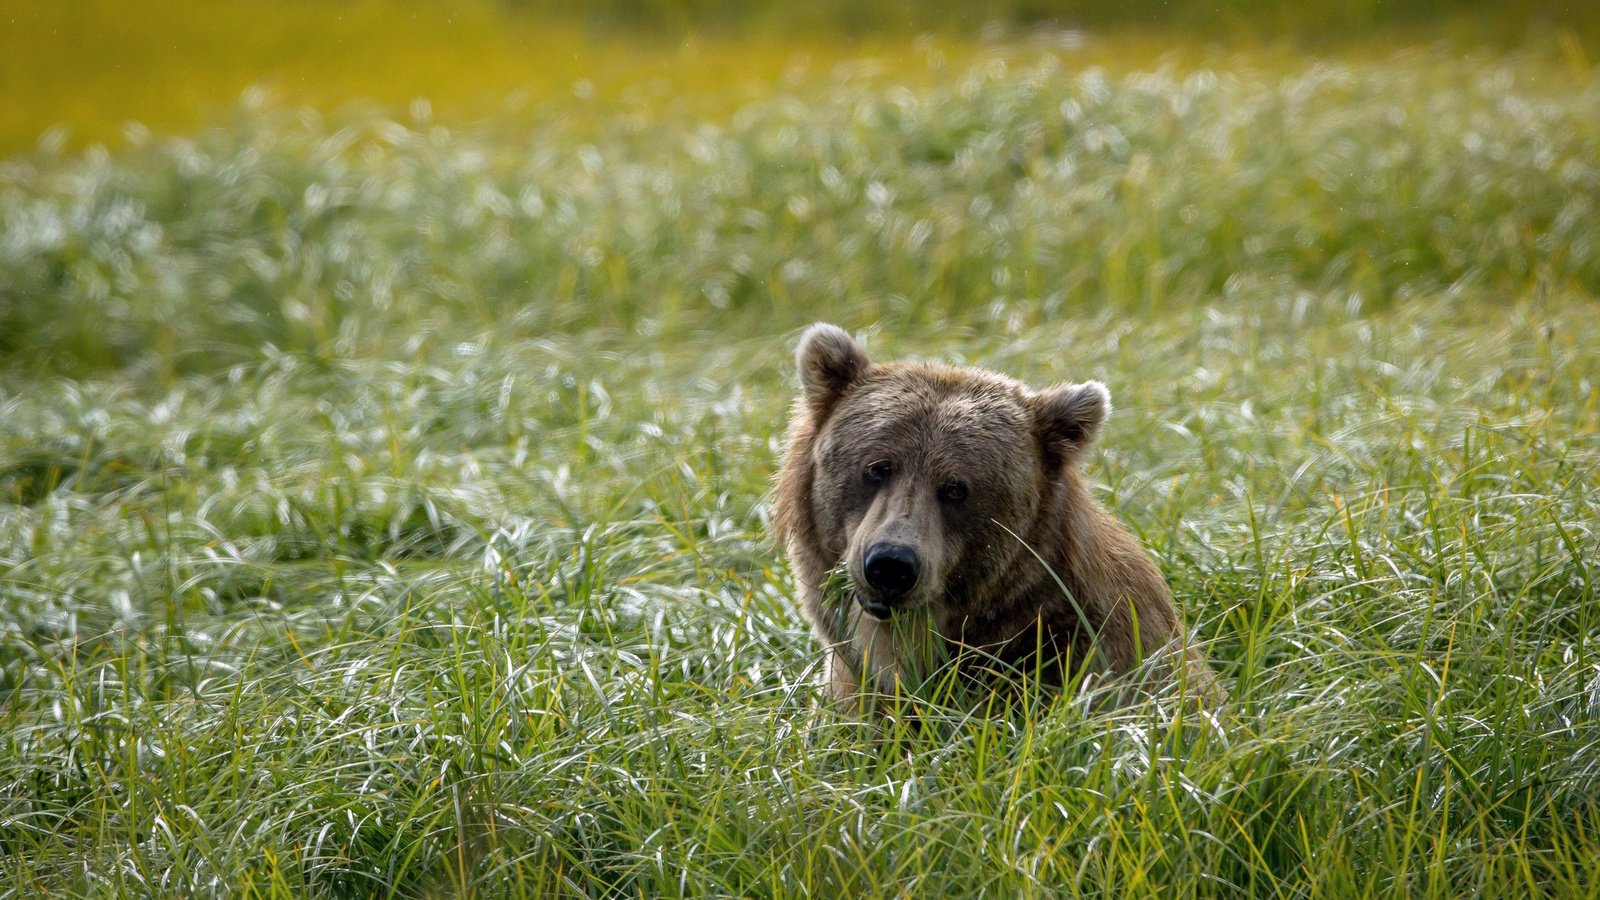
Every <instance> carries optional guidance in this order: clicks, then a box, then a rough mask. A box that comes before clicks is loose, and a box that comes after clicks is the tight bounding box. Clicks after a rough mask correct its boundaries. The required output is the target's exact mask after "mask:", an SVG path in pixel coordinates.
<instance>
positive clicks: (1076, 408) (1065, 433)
mask: <svg viewBox="0 0 1600 900" xmlns="http://www.w3.org/2000/svg"><path fill="white" fill-rule="evenodd" d="M1029 399H1030V400H1031V401H1032V402H1033V430H1034V433H1035V434H1037V435H1038V436H1039V445H1040V447H1041V448H1042V450H1043V452H1044V458H1045V465H1046V466H1048V467H1049V468H1051V469H1054V468H1056V467H1058V466H1060V465H1061V464H1062V463H1064V462H1066V461H1067V460H1069V459H1072V458H1073V457H1075V456H1077V455H1078V454H1079V453H1082V452H1083V451H1084V449H1085V448H1087V447H1088V446H1089V445H1090V444H1092V443H1094V439H1095V435H1097V434H1099V433H1100V425H1101V423H1103V422H1105V420H1106V416H1108V415H1110V414H1111V392H1110V391H1108V390H1106V386H1105V385H1104V384H1101V383H1100V382H1098V381H1085V382H1084V383H1083V384H1063V385H1060V386H1058V387H1053V388H1050V389H1048V390H1043V391H1040V392H1038V393H1037V394H1033V395H1032V396H1031V397H1030V398H1029Z"/></svg>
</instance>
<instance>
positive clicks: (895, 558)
mask: <svg viewBox="0 0 1600 900" xmlns="http://www.w3.org/2000/svg"><path fill="white" fill-rule="evenodd" d="M861 568H862V572H861V574H862V575H863V576H864V577H865V578H866V582H867V587H869V588H871V589H872V594H873V596H870V597H869V596H867V594H865V593H863V594H861V595H860V602H861V608H862V609H863V610H865V611H866V612H867V613H868V614H869V615H871V616H873V617H875V618H879V619H887V618H889V613H890V611H891V610H892V608H893V607H894V606H895V604H897V603H899V602H900V600H901V599H903V598H904V597H905V596H906V595H907V594H909V593H911V589H912V588H914V587H916V586H917V578H918V577H920V576H921V574H922V561H921V560H920V559H918V558H917V551H916V550H914V549H912V548H911V547H908V546H906V545H905V544H890V543H879V544H873V545H872V546H871V547H870V548H868V549H867V555H866V558H865V559H864V560H862V567H861Z"/></svg>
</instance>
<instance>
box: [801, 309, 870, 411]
mask: <svg viewBox="0 0 1600 900" xmlns="http://www.w3.org/2000/svg"><path fill="white" fill-rule="evenodd" d="M794 356H795V365H796V366H798V367H799V369H800V386H801V387H802V388H803V389H804V390H805V396H806V404H807V405H808V406H810V407H811V410H812V412H813V413H815V414H817V415H818V416H822V415H825V414H826V413H827V412H828V410H830V409H832V408H833V404H834V402H835V401H836V400H838V399H839V396H840V395H841V394H843V393H844V391H845V388H848V387H849V386H850V385H852V384H854V383H855V382H856V380H857V379H859V378H860V377H861V376H862V375H863V374H865V373H866V371H867V366H868V365H869V363H868V362H867V354H866V351H864V350H862V349H861V345H860V344H857V343H856V342H855V340H854V339H853V338H851V337H850V334H849V332H847V331H845V330H844V329H843V328H840V327H839V326H837V325H829V324H828V323H826V322H818V323H817V324H815V325H813V326H811V327H810V328H807V329H806V333H805V334H803V335H801V336H800V347H799V349H797V350H796V351H795V354H794Z"/></svg>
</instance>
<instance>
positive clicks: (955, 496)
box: [939, 478, 967, 503]
mask: <svg viewBox="0 0 1600 900" xmlns="http://www.w3.org/2000/svg"><path fill="white" fill-rule="evenodd" d="M939 499H940V500H943V501H945V502H946V503H960V502H961V501H963V500H965V499H967V486H966V485H964V484H962V483H961V482H959V481H956V480H955V479H953V478H952V479H951V480H949V481H946V482H945V483H944V484H941V485H939Z"/></svg>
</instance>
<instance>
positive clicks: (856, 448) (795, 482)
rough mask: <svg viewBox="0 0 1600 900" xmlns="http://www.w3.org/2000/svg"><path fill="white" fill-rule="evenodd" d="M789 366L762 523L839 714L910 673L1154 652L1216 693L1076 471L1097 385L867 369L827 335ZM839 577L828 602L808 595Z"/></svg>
mask: <svg viewBox="0 0 1600 900" xmlns="http://www.w3.org/2000/svg"><path fill="white" fill-rule="evenodd" d="M796 357H797V362H798V365H799V370H800V379H801V383H802V388H803V393H802V395H801V397H800V398H799V400H798V401H797V403H796V404H795V407H794V411H793V414H792V420H791V422H790V426H789V432H788V445H787V449H786V451H785V455H784V462H783V469H782V471H781V473H780V475H779V479H778V490H777V505H776V509H775V514H774V521H775V526H776V528H775V530H776V532H777V534H778V537H779V539H780V540H782V541H783V542H784V543H785V545H786V548H787V550H788V555H789V562H790V566H791V567H792V569H793V571H794V575H795V580H796V586H797V589H798V592H799V594H800V598H801V601H802V603H803V606H804V610H805V614H806V617H807V618H808V619H809V620H810V622H811V625H812V628H813V630H814V631H815V632H816V634H817V636H818V638H820V639H821V640H822V641H823V642H824V643H826V644H827V645H828V647H829V648H830V650H829V657H828V663H827V669H826V671H825V673H824V682H825V685H826V688H827V690H828V692H829V693H831V694H832V695H834V696H835V697H837V698H839V699H841V700H844V701H846V702H847V703H848V704H852V705H853V704H854V702H855V700H856V697H857V694H858V692H859V691H861V690H862V689H866V690H868V691H872V692H880V693H888V692H892V691H895V690H898V689H900V688H902V687H908V686H909V685H908V684H907V682H910V681H914V680H915V678H916V677H917V676H920V675H921V674H925V673H926V670H923V669H916V667H915V666H914V663H916V662H918V661H921V662H927V661H928V660H932V661H934V662H935V663H936V664H937V663H942V662H950V661H954V662H955V664H956V665H957V667H958V671H961V672H962V673H963V675H965V676H972V677H974V678H977V679H978V680H980V681H985V682H989V681H992V680H993V677H992V676H993V673H995V672H998V671H1001V670H1004V669H1007V668H1010V669H1013V670H1014V671H1020V672H1022V673H1038V674H1039V677H1040V679H1041V680H1042V681H1044V682H1047V683H1050V684H1055V685H1060V684H1062V683H1064V682H1067V681H1069V680H1070V679H1072V678H1073V677H1074V676H1076V675H1078V674H1081V673H1082V672H1084V671H1086V670H1090V669H1100V670H1105V671H1108V672H1109V673H1111V674H1121V673H1125V672H1128V671H1129V670H1131V669H1133V668H1134V667H1135V666H1137V665H1138V664H1139V663H1140V662H1141V659H1142V658H1144V657H1147V656H1152V655H1157V654H1159V655H1161V656H1162V658H1164V659H1166V660H1168V662H1166V663H1161V662H1159V661H1158V662H1157V664H1156V665H1155V666H1154V668H1153V671H1156V672H1158V673H1160V674H1161V676H1162V677H1169V676H1170V675H1171V674H1173V672H1174V670H1175V669H1177V670H1179V671H1182V672H1184V673H1186V675H1187V677H1186V679H1185V683H1184V684H1183V685H1181V686H1182V687H1183V688H1184V689H1185V690H1186V692H1187V693H1188V694H1189V695H1194V696H1205V697H1215V696H1217V693H1218V690H1219V689H1218V688H1217V687H1216V685H1215V683H1214V680H1213V678H1212V675H1211V673H1210V670H1209V669H1208V668H1207V666H1206V664H1205V661H1204V659H1203V658H1202V657H1201V656H1200V655H1199V653H1198V652H1196V651H1195V650H1194V649H1193V648H1190V647H1189V646H1188V638H1187V634H1186V631H1185V629H1184V625H1183V622H1182V620H1181V618H1180V617H1179V615H1178V612H1177V610H1176V609H1175V608H1174V606H1173V602H1172V594H1171V592H1170V591H1169V590H1168V588H1167V584H1166V582H1165V580H1163V578H1162V577H1161V573H1160V572H1159V571H1158V570H1157V569H1156V567H1155V565H1154V563H1152V562H1151V560H1150V559H1149V557H1148V556H1146V555H1145V553H1144V551H1143V550H1142V549H1141V548H1140V547H1139V545H1138V543H1137V542H1136V541H1135V540H1134V538H1133V537H1132V536H1131V535H1130V534H1129V533H1128V532H1127V531H1126V530H1125V529H1124V528H1122V526H1120V525H1119V524H1117V523H1116V522H1115V521H1113V520H1112V518H1111V517H1110V516H1109V515H1108V514H1107V513H1106V511H1105V509H1104V508H1103V507H1102V506H1101V505H1100V503H1099V502H1097V501H1096V500H1095V499H1094V498H1093V497H1092V496H1091V495H1090V494H1089V491H1088V489H1087V488H1086V487H1085V486H1084V483H1083V479H1082V477H1081V476H1080V475H1079V472H1078V461H1079V459H1080V458H1081V457H1082V455H1083V453H1084V451H1085V450H1086V448H1088V446H1089V445H1090V444H1091V443H1092V442H1093V440H1094V438H1095V435H1096V434H1097V433H1098V432H1099V430H1100V426H1101V423H1103V422H1104V421H1105V418H1106V416H1107V414H1108V413H1109V412H1110V409H1111V403H1110V395H1109V394H1108V393H1107V391H1106V388H1105V386H1104V385H1103V384H1101V383H1099V382H1096V381H1090V382H1086V383H1083V384H1067V385H1061V386H1058V387H1053V388H1050V389H1048V390H1043V391H1032V390H1029V389H1028V388H1027V387H1025V386H1024V385H1023V384H1021V383H1020V382H1017V381H1015V380H1013V379H1011V378H1007V377H1005V376H1003V375H998V374H995V373H992V372H986V371H982V370H978V369H957V368H951V367H948V366H941V365H935V364H928V363H885V364H873V363H872V362H870V361H869V360H868V359H867V356H866V354H865V352H863V351H862V349H861V347H860V346H859V345H857V344H856V342H855V341H854V340H852V339H851V337H850V336H849V335H848V334H847V333H845V332H844V331H843V330H842V329H840V328H837V327H835V326H833V325H827V324H817V325H813V326H812V327H811V328H810V329H809V330H808V331H806V333H805V335H804V336H803V337H802V338H801V340H800V344H799V349H798V351H797V354H796ZM869 562H870V563H871V564H870V565H869V564H868V563H869ZM841 563H842V564H843V566H842V567H843V569H844V570H845V572H846V573H847V574H848V575H849V582H848V585H849V589H850V594H849V596H847V597H845V598H844V600H843V602H842V603H841V602H839V598H838V597H835V598H834V599H833V600H832V601H830V600H829V599H828V598H826V597H825V596H824V593H825V592H824V583H825V582H826V581H827V580H828V578H829V575H830V572H832V571H833V570H834V569H835V568H836V567H840V565H841ZM908 585H909V587H908ZM1177 659H1182V660H1183V661H1184V662H1183V664H1181V665H1179V666H1176V667H1175V666H1173V665H1172V664H1171V661H1173V660H1177ZM913 670H915V671H916V675H913Z"/></svg>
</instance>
